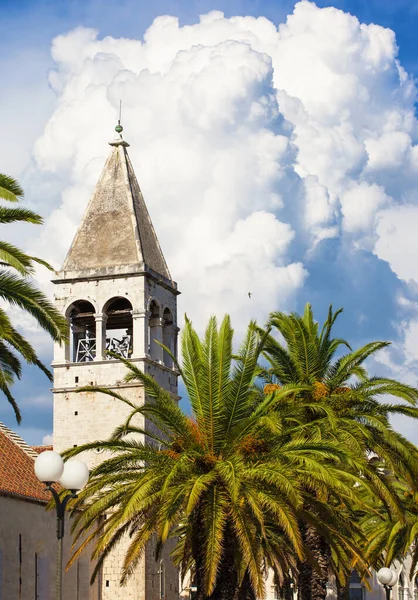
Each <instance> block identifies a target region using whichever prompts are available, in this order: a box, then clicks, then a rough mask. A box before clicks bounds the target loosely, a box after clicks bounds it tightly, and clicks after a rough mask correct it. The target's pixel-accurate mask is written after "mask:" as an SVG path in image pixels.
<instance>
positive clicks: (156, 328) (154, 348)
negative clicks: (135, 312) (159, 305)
mask: <svg viewBox="0 0 418 600" xmlns="http://www.w3.org/2000/svg"><path fill="white" fill-rule="evenodd" d="M163 325H164V319H161V318H160V317H155V318H154V319H150V321H149V326H150V338H151V339H150V355H151V358H152V360H156V361H157V362H159V363H162V362H163V349H162V348H161V346H160V345H159V344H158V343H157V342H160V343H162V341H163Z"/></svg>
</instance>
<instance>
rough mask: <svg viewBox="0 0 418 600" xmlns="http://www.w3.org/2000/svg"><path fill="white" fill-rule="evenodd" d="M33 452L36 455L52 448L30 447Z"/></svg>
mask: <svg viewBox="0 0 418 600" xmlns="http://www.w3.org/2000/svg"><path fill="white" fill-rule="evenodd" d="M31 448H32V449H33V450H35V452H36V454H42V452H45V450H53V447H52V446H31Z"/></svg>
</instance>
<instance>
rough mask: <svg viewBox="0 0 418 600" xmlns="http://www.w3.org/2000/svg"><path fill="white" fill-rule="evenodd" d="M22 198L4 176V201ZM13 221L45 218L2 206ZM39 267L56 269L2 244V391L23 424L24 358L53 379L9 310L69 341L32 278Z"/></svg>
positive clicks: (0, 216)
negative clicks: (19, 395) (19, 392)
mask: <svg viewBox="0 0 418 600" xmlns="http://www.w3.org/2000/svg"><path fill="white" fill-rule="evenodd" d="M22 197H23V190H22V189H21V187H20V185H19V184H18V183H17V181H15V180H14V179H13V178H11V177H8V176H7V175H3V174H0V198H3V199H4V200H7V201H9V202H15V203H17V202H19V200H20V199H21V198H22ZM13 222H25V223H34V224H40V223H42V218H41V217H40V215H38V214H36V213H34V212H33V211H31V210H28V209H24V208H20V207H13V208H9V207H6V206H0V223H2V224H7V223H13ZM36 264H40V265H43V266H45V267H46V268H48V269H50V270H52V267H51V266H50V265H48V263H46V262H45V261H43V260H42V259H40V258H37V257H35V256H29V255H28V254H26V253H25V252H23V251H22V250H20V249H19V248H17V247H16V246H14V245H13V244H10V243H9V242H3V241H0V298H1V299H2V301H3V306H2V307H1V308H0V390H1V391H2V392H3V394H4V395H5V397H6V399H7V400H8V402H9V403H10V404H11V406H12V408H13V410H14V412H15V416H16V420H17V421H18V423H20V421H21V414H20V411H19V407H18V405H17V403H16V400H15V398H14V397H13V394H12V392H11V388H12V386H13V384H14V382H15V379H16V378H18V379H19V378H20V376H21V371H22V368H21V363H20V357H21V358H23V359H24V360H25V361H26V362H27V363H29V364H33V365H36V366H37V367H39V368H40V369H41V370H42V371H43V372H44V373H45V374H46V375H47V377H48V378H49V379H52V376H51V373H50V371H49V370H48V369H47V368H46V366H45V365H44V364H43V363H42V362H41V361H40V360H39V358H38V356H37V354H36V351H35V349H34V348H33V347H32V346H31V344H29V342H28V341H27V340H25V339H24V337H23V336H22V335H21V334H20V333H19V332H18V331H17V329H16V328H15V327H13V325H12V322H11V320H10V317H9V314H8V311H7V308H5V307H7V305H9V307H10V308H13V307H18V308H20V309H21V310H23V311H25V312H27V313H28V314H30V315H31V316H32V317H33V318H34V319H35V320H36V321H37V323H38V324H39V325H40V326H41V327H42V328H43V329H44V330H45V331H47V332H48V333H49V334H50V336H51V337H52V339H53V340H55V341H57V342H63V341H64V340H66V338H67V329H68V326H67V323H66V320H65V319H64V317H63V316H62V315H61V314H60V313H59V312H58V311H57V310H56V308H55V307H54V305H53V304H52V303H51V302H50V301H49V300H48V298H47V297H46V296H45V294H43V293H42V292H41V291H40V290H38V289H37V288H36V287H35V285H34V284H33V283H32V282H31V281H30V280H29V279H28V277H30V276H31V275H33V274H34V272H35V265H36Z"/></svg>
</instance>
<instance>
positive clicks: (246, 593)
mask: <svg viewBox="0 0 418 600" xmlns="http://www.w3.org/2000/svg"><path fill="white" fill-rule="evenodd" d="M237 600H256V596H255V593H254V590H253V587H252V585H251V581H250V576H249V574H248V571H247V572H246V573H245V575H244V579H243V581H242V584H241V587H240V589H239V591H238V595H237Z"/></svg>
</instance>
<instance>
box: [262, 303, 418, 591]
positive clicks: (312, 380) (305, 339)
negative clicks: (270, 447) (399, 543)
mask: <svg viewBox="0 0 418 600" xmlns="http://www.w3.org/2000/svg"><path fill="white" fill-rule="evenodd" d="M341 312H342V311H341V310H338V311H336V312H335V313H334V312H333V310H332V307H330V309H329V313H328V318H327V319H326V321H325V323H324V324H323V326H322V328H321V329H320V328H319V325H318V323H317V322H315V320H314V317H313V313H312V309H311V306H310V305H309V304H308V305H307V306H306V308H305V312H304V315H303V316H299V315H297V314H290V315H288V314H285V313H282V312H275V313H272V314H271V315H270V319H269V321H268V326H267V332H268V334H267V337H265V344H264V349H263V354H264V357H265V358H266V359H267V361H268V363H269V365H270V368H269V369H266V370H265V371H264V378H265V380H266V382H267V384H268V385H270V386H273V388H274V387H275V388H276V389H278V390H280V389H281V386H289V385H290V386H292V385H298V384H299V385H303V386H306V388H307V391H303V392H301V393H299V394H297V395H295V396H294V398H293V402H294V404H295V405H297V404H302V403H303V404H304V405H305V406H306V410H305V414H304V417H303V419H304V421H305V423H307V424H311V425H312V424H313V423H314V422H319V421H321V420H323V419H324V413H323V412H322V411H323V410H324V407H326V408H325V410H327V409H329V410H331V411H332V414H333V415H334V425H333V426H332V427H328V426H327V427H325V430H324V431H325V432H326V435H327V436H328V437H329V438H330V439H332V440H334V441H336V442H338V443H339V444H340V445H341V447H345V448H346V450H347V451H350V452H351V453H354V454H355V455H361V454H363V455H364V456H368V457H370V456H373V455H374V456H378V457H379V458H380V459H381V460H382V461H384V464H385V467H386V468H387V469H390V470H392V471H394V472H396V473H397V474H398V476H399V477H401V478H404V479H405V481H407V482H409V485H410V486H411V487H412V488H415V487H416V485H417V480H418V479H417V475H418V473H417V466H418V461H417V457H418V453H417V449H416V447H415V446H414V445H413V444H412V443H410V442H408V440H406V439H405V438H404V437H403V436H402V435H401V434H399V433H398V432H396V431H394V430H393V428H392V427H391V425H390V422H389V416H390V415H392V414H396V413H398V414H404V415H408V416H410V417H413V418H418V409H417V401H418V390H417V389H415V388H413V387H411V386H408V385H405V384H403V383H401V382H398V381H396V380H392V379H388V378H382V377H370V376H369V375H368V373H367V371H366V369H365V367H364V363H365V361H366V360H367V359H368V358H369V357H371V356H373V355H374V354H376V353H377V352H378V351H379V350H381V349H383V348H385V347H386V346H388V343H387V342H380V341H377V342H371V343H369V344H366V345H365V346H363V347H362V348H359V349H357V350H351V348H350V345H349V344H348V342H347V341H345V340H343V339H340V338H333V337H332V328H333V326H334V324H335V321H336V319H337V317H338V316H339V314H340V313H341ZM272 333H275V334H277V333H278V334H280V335H281V337H282V338H283V339H284V341H285V345H283V344H282V343H281V342H280V341H279V340H278V336H277V335H273V334H272ZM261 334H262V335H263V336H266V332H265V331H261ZM341 348H345V349H347V350H348V352H346V353H345V354H342V355H341V356H339V357H337V356H336V353H337V351H339V350H340V349H341ZM390 396H394V397H396V398H398V399H400V400H403V401H406V404H405V403H396V404H392V403H389V402H388V401H387V398H389V397H390ZM381 399H383V401H381ZM318 403H319V404H318ZM318 406H320V407H321V408H320V410H318ZM327 419H328V421H327V422H328V423H331V421H329V417H327ZM370 467H371V465H369V467H368V468H367V470H366V471H364V472H363V477H366V478H368V479H369V481H370V483H372V484H373V486H374V488H375V493H376V494H377V498H378V499H379V498H380V505H379V506H382V507H383V510H384V511H385V513H386V515H387V516H388V518H389V519H394V518H396V519H398V520H401V521H402V519H403V514H402V507H401V502H400V498H399V495H398V493H397V492H398V490H397V489H396V487H395V486H393V485H392V483H391V482H390V481H389V480H388V479H387V478H385V477H384V476H383V474H382V472H381V470H379V468H377V467H375V468H373V467H372V468H370ZM375 502H376V500H375ZM361 515H363V516H364V512H362V511H359V512H358V516H361ZM304 533H305V542H306V544H307V546H308V547H309V548H310V550H311V553H312V555H313V556H314V557H315V561H316V563H317V564H319V565H321V569H320V570H318V569H316V570H315V569H314V570H313V569H312V566H311V565H310V564H309V563H308V562H306V561H305V562H304V561H302V562H301V563H300V564H299V585H300V588H301V590H302V598H303V599H304V598H309V599H310V598H315V599H318V600H320V599H325V595H326V583H327V579H328V575H329V571H330V570H334V572H336V571H338V570H339V573H340V574H341V573H344V571H345V572H346V573H347V569H348V567H349V565H350V560H349V561H348V564H347V562H346V561H343V562H342V563H341V561H338V560H335V558H336V557H335V556H334V557H333V556H332V552H331V549H330V547H329V545H328V543H326V542H325V540H324V538H323V535H322V534H321V533H320V532H319V531H318V528H317V527H316V525H315V524H313V525H312V527H310V528H308V529H307V530H305V532H304ZM348 558H349V559H350V556H349V555H348ZM337 563H338V564H339V566H338V567H337Z"/></svg>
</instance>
